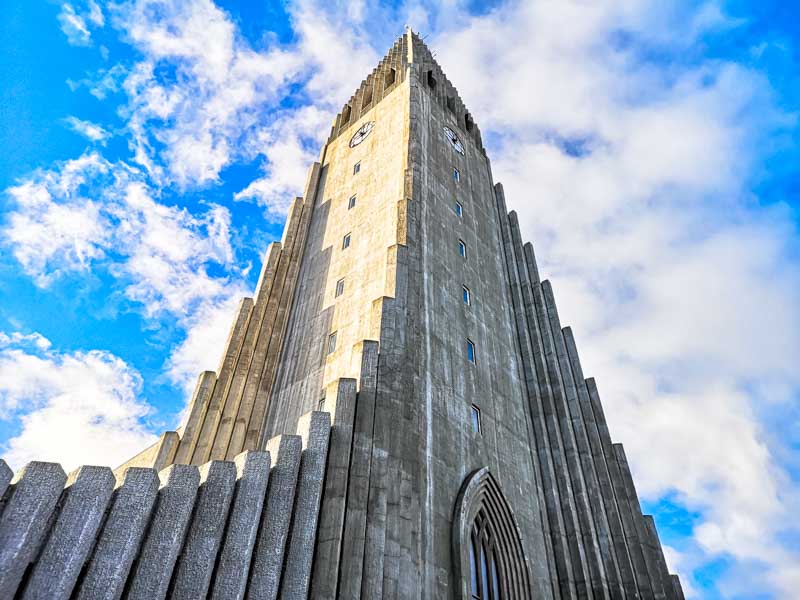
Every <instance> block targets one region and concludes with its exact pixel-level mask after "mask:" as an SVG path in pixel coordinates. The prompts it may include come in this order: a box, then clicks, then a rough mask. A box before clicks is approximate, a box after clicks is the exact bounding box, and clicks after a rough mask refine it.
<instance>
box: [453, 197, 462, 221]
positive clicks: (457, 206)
mask: <svg viewBox="0 0 800 600" xmlns="http://www.w3.org/2000/svg"><path fill="white" fill-rule="evenodd" d="M453 208H454V209H455V211H456V214H457V215H458V216H459V217H463V216H464V207H463V206H461V202H459V201H458V200H456V203H455V206H454V207H453Z"/></svg>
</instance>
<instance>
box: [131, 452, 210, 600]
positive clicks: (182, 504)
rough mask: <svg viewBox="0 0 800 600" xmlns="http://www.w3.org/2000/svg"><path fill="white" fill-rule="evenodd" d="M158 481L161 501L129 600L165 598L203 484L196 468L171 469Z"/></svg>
mask: <svg viewBox="0 0 800 600" xmlns="http://www.w3.org/2000/svg"><path fill="white" fill-rule="evenodd" d="M159 477H160V479H161V489H160V490H159V491H158V501H157V502H156V507H155V510H154V513H153V518H152V519H151V521H150V527H149V529H148V531H147V536H146V537H145V539H144V542H143V544H142V550H141V552H140V553H139V557H138V558H137V560H136V566H135V567H134V571H133V575H132V578H131V581H130V584H129V586H128V590H127V593H126V595H125V597H126V598H127V599H129V600H157V599H158V598H165V597H166V595H167V588H168V586H169V582H170V579H171V577H172V570H173V567H174V565H175V561H176V560H177V558H178V552H180V549H181V546H182V545H183V539H184V536H185V535H186V528H187V526H188V524H189V519H190V518H191V516H192V508H193V507H194V501H195V497H196V496H197V486H198V484H199V483H200V473H199V472H198V470H197V467H195V466H190V465H172V466H170V467H167V468H166V469H164V470H163V471H162V472H161V473H160V474H159Z"/></svg>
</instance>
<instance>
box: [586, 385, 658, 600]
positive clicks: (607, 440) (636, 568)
mask: <svg viewBox="0 0 800 600" xmlns="http://www.w3.org/2000/svg"><path fill="white" fill-rule="evenodd" d="M586 390H587V392H588V393H589V400H590V401H591V405H592V413H593V414H594V419H595V423H596V424H597V431H598V433H599V434H600V443H601V445H602V447H603V456H604V457H605V461H606V465H607V466H608V474H609V476H610V477H611V485H612V487H613V489H614V497H615V499H616V501H617V507H618V508H619V514H620V519H621V521H622V530H623V532H624V534H625V545H626V547H627V550H628V555H629V556H630V557H631V563H632V566H633V574H634V578H635V579H636V587H637V589H638V590H639V595H640V597H641V598H642V599H643V600H651V599H652V598H653V590H652V587H651V585H650V576H649V575H648V573H647V564H646V562H645V558H644V554H643V552H642V546H641V544H640V543H639V535H638V533H637V528H636V521H635V513H634V512H633V511H632V510H631V506H630V503H629V502H628V493H627V489H626V487H625V480H624V478H623V476H622V472H621V470H620V467H619V463H618V462H617V456H616V453H615V452H614V447H613V444H612V442H611V434H610V433H609V430H608V424H607V423H606V418H605V413H604V412H603V406H602V404H601V403H600V394H599V392H598V391H597V384H596V382H595V380H594V378H589V379H587V380H586Z"/></svg>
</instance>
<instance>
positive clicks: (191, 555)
mask: <svg viewBox="0 0 800 600" xmlns="http://www.w3.org/2000/svg"><path fill="white" fill-rule="evenodd" d="M235 489H236V465H235V464H234V463H232V462H221V461H213V462H210V463H206V464H205V465H203V466H202V467H200V487H199V489H198V491H197V500H196V502H195V508H194V514H193V516H192V522H191V524H190V525H189V530H188V532H187V534H186V543H185V544H184V545H183V549H182V550H181V555H180V559H179V560H178V564H177V566H176V568H175V575H174V576H173V578H172V584H171V586H170V592H169V597H170V598H173V599H178V598H185V599H186V600H193V599H195V598H205V597H206V595H207V594H208V588H209V585H210V583H211V575H212V573H213V572H214V565H215V563H216V559H217V554H218V553H219V551H220V547H221V546H222V536H223V533H224V531H225V523H226V522H227V518H228V509H229V508H230V505H231V501H232V500H233V494H234V491H235Z"/></svg>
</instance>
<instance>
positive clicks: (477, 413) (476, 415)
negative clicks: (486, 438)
mask: <svg viewBox="0 0 800 600" xmlns="http://www.w3.org/2000/svg"><path fill="white" fill-rule="evenodd" d="M471 409H472V411H471V412H472V431H473V433H477V434H478V435H480V434H481V433H483V429H481V409H480V408H478V407H477V406H475V405H474V404H473V405H472V407H471Z"/></svg>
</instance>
